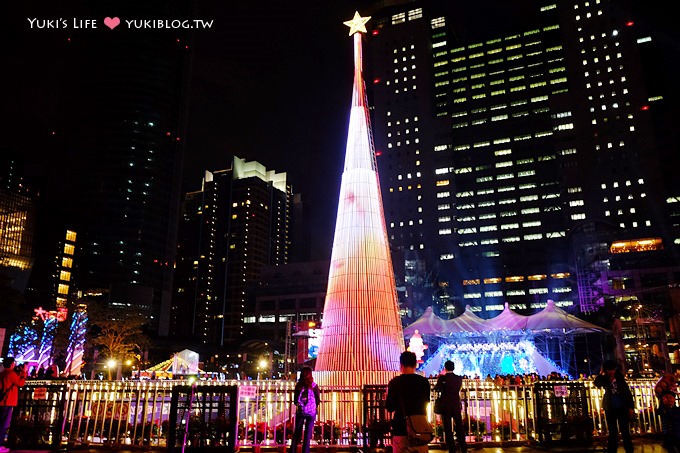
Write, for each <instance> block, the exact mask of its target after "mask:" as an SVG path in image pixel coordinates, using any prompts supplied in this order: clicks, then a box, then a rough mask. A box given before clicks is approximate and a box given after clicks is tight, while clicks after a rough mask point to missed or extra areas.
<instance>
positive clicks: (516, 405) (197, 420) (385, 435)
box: [9, 380, 661, 452]
mask: <svg viewBox="0 0 680 453" xmlns="http://www.w3.org/2000/svg"><path fill="white" fill-rule="evenodd" d="M434 382H435V381H434V380H431V383H432V384H433V385H434ZM654 384H655V381H653V380H632V381H629V385H630V387H631V390H632V391H633V394H634V397H635V403H636V417H635V419H634V422H633V424H632V427H631V429H632V432H633V433H634V434H635V435H648V434H652V435H654V434H659V433H661V424H660V419H659V417H658V415H657V413H656V408H657V405H658V402H657V401H656V398H655V396H654ZM294 385H295V383H294V382H290V381H276V380H264V381H197V382H195V383H189V382H188V381H185V380H179V381H172V380H150V381H81V380H78V381H61V380H52V381H39V380H33V381H28V382H27V383H26V385H25V386H24V387H22V389H21V391H20V393H19V405H18V406H17V408H16V409H15V411H14V414H13V418H12V425H11V428H10V435H9V443H10V445H12V446H13V447H14V448H17V449H58V448H63V447H67V448H76V447H95V446H105V447H124V446H129V447H135V446H136V447H147V448H149V447H161V448H167V449H168V450H169V451H171V452H172V451H173V450H174V451H177V450H178V449H179V448H180V447H182V446H183V447H184V450H185V451H190V450H191V449H192V448H196V449H198V448H200V449H202V450H205V449H206V448H207V449H210V448H211V447H216V448H217V447H219V448H221V449H224V448H226V449H227V450H228V451H236V450H245V449H256V448H257V449H259V448H261V447H272V448H279V449H280V447H283V446H285V445H286V444H288V443H289V440H290V435H291V433H292V426H293V423H292V418H293V415H294V410H293V408H292V404H291V401H292V394H293V387H294ZM385 394H386V387H385V386H380V385H372V386H364V387H363V388H323V389H322V402H321V405H320V408H319V414H318V417H317V423H316V426H315V430H314V437H313V442H314V444H315V445H317V446H341V447H343V449H352V448H353V447H356V448H357V449H359V448H361V449H364V448H369V449H371V448H377V447H384V446H389V445H390V443H391V442H390V435H389V418H390V417H389V414H388V413H387V412H386V410H385V408H384V400H385ZM462 396H463V400H464V422H465V423H466V424H467V432H468V438H467V441H468V442H469V443H472V444H474V443H475V442H494V443H500V444H501V445H503V444H504V443H509V442H515V443H516V442H518V441H519V442H522V441H524V442H535V443H539V444H545V445H551V444H553V443H559V442H569V443H570V444H573V443H574V442H581V443H584V444H587V443H589V442H592V441H593V439H594V438H598V437H602V436H605V435H606V433H607V426H606V421H605V418H604V414H603V412H602V410H601V400H602V392H601V390H600V389H597V388H594V387H593V386H592V383H591V382H590V381H539V382H535V383H531V384H526V385H497V384H495V383H493V382H486V381H478V380H466V381H465V384H464V387H463V392H462ZM428 411H429V414H428V415H429V417H430V420H431V421H432V423H433V424H434V426H435V434H436V435H437V437H436V438H435V441H434V442H435V443H437V442H442V436H443V432H442V428H441V420H439V417H438V416H437V415H435V414H434V413H433V412H432V404H430V407H429V409H428Z"/></svg>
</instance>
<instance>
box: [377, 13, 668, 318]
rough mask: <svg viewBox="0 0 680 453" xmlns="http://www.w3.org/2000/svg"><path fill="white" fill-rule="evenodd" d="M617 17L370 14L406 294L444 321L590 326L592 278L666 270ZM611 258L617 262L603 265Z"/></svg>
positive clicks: (655, 159)
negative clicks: (544, 314)
mask: <svg viewBox="0 0 680 453" xmlns="http://www.w3.org/2000/svg"><path fill="white" fill-rule="evenodd" d="M624 3H625V2H612V1H597V2H586V3H576V2H555V3H554V4H543V3H540V2H525V3H523V4H522V5H517V4H511V3H507V2H489V1H482V2H475V4H474V5H472V4H466V5H460V4H451V3H450V2H439V1H419V2H404V3H401V4H399V3H397V4H392V5H391V6H388V7H385V8H383V9H381V10H380V11H379V12H378V13H374V16H376V18H375V22H374V23H373V29H372V32H371V34H370V39H369V43H368V44H367V47H368V49H370V57H371V62H372V66H371V67H372V82H373V83H372V84H371V90H370V92H371V93H372V97H371V99H372V102H373V105H374V118H375V130H376V135H375V141H376V148H377V150H378V154H379V158H378V167H379V169H380V173H381V176H382V179H381V182H382V192H383V194H384V199H385V216H386V220H387V226H388V233H389V236H390V241H391V244H392V246H393V249H394V250H395V251H396V256H398V257H399V262H398V264H397V265H395V267H396V269H397V272H398V278H399V280H400V282H401V283H403V285H404V288H408V289H409V290H410V289H412V288H416V287H418V286H420V287H423V286H427V285H428V284H431V285H439V287H440V292H437V291H435V290H434V289H432V291H431V294H435V296H439V298H440V301H441V302H442V305H441V306H440V309H441V311H444V312H447V311H448V312H449V313H450V314H453V313H460V311H456V310H460V309H462V308H463V307H464V306H465V305H470V306H471V307H472V310H474V311H477V312H480V314H481V315H482V316H483V317H489V316H494V315H495V314H497V313H498V312H500V311H501V310H502V309H503V307H504V302H506V301H507V302H508V303H509V305H510V307H511V308H512V309H517V310H528V311H533V310H535V309H537V308H540V307H543V306H545V303H546V301H547V299H549V298H550V299H554V300H555V301H556V304H557V305H559V306H564V307H572V306H575V307H576V306H577V307H580V308H581V309H582V310H585V311H589V310H593V309H595V308H597V307H598V306H600V304H601V303H602V300H601V293H598V291H597V288H595V287H594V286H595V285H597V284H602V282H600V281H596V280H595V279H597V275H596V274H595V270H599V269H611V268H613V267H615V266H617V265H622V266H623V265H625V266H638V265H641V263H643V262H645V261H648V262H655V263H656V265H659V266H666V265H671V264H673V261H672V260H671V259H670V258H672V254H671V253H669V252H671V251H672V248H673V242H674V238H673V235H672V231H671V229H670V228H668V226H669V223H668V217H667V212H666V209H665V198H666V194H665V193H664V191H663V187H662V185H661V183H660V178H659V175H660V174H661V172H660V166H659V162H660V160H659V153H658V149H657V146H656V137H657V135H656V134H655V129H654V125H653V123H652V121H651V115H650V110H654V108H655V107H654V101H655V100H657V101H658V100H659V98H653V97H650V96H649V94H648V91H647V87H646V85H645V83H644V80H643V71H642V66H641V59H640V52H641V50H640V49H641V48H643V47H644V46H645V45H647V42H648V41H647V40H645V39H644V38H645V37H644V36H640V35H639V33H638V31H637V29H636V27H635V24H634V22H633V21H632V19H631V15H630V14H629V10H628V9H626V8H625V4H624ZM472 24H475V25H474V26H473V25H472ZM616 243H625V244H627V245H626V246H625V247H624V248H625V250H626V252H630V253H628V254H627V255H626V257H627V258H628V260H621V259H620V257H621V256H623V255H619V257H613V255H615V254H616V250H615V247H612V246H613V245H615V244H616ZM600 252H601V253H600ZM624 261H628V263H626V264H623V262H624ZM617 263H618V264H617ZM647 265H649V264H647ZM413 294H414V293H413V292H412V293H410V294H409V292H408V291H407V292H405V293H404V295H405V296H404V298H402V301H404V300H407V299H406V297H407V296H412V295H413ZM410 302H413V298H411V300H410ZM416 302H418V301H416ZM420 302H422V304H423V305H421V307H420V308H421V309H422V308H424V306H426V305H429V304H431V303H432V302H431V300H430V299H427V300H423V301H420Z"/></svg>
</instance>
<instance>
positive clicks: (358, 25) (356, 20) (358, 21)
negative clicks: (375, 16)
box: [343, 11, 371, 36]
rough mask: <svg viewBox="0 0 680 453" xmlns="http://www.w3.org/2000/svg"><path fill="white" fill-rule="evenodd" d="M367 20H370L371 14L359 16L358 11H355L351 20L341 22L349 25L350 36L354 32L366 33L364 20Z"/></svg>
mask: <svg viewBox="0 0 680 453" xmlns="http://www.w3.org/2000/svg"><path fill="white" fill-rule="evenodd" d="M369 20H371V16H368V17H361V16H360V15H359V11H355V12H354V17H353V18H352V20H347V21H345V22H343V23H344V24H345V25H347V26H348V27H349V36H352V35H353V34H354V33H366V22H368V21H369Z"/></svg>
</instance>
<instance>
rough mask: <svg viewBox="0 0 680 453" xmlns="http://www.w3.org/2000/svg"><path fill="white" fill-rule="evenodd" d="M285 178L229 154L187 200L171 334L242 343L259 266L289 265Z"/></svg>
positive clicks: (288, 207) (203, 340)
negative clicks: (227, 163) (229, 158)
mask: <svg viewBox="0 0 680 453" xmlns="http://www.w3.org/2000/svg"><path fill="white" fill-rule="evenodd" d="M291 202H292V192H291V188H290V186H288V185H287V180H286V174H285V173H276V172H274V171H271V170H267V169H266V168H265V167H264V166H263V165H262V164H260V163H258V162H254V161H246V160H244V159H240V158H238V157H234V158H233V161H232V166H231V168H228V169H225V170H219V171H206V172H205V176H204V178H203V182H202V187H201V190H199V191H195V192H189V193H187V194H186V195H185V200H184V205H183V214H182V222H181V225H180V234H179V240H178V251H177V273H176V278H175V289H174V297H173V304H172V305H173V307H172V313H173V315H172V319H173V322H172V332H173V336H177V337H180V338H186V339H193V340H197V341H199V342H200V343H203V344H206V345H213V346H223V345H231V344H233V343H235V342H238V341H241V340H242V339H243V337H242V336H243V334H244V331H245V324H244V323H245V321H246V320H247V318H250V317H252V314H253V312H254V311H255V302H254V301H255V295H254V293H252V287H254V286H255V284H256V282H257V281H258V279H259V278H260V270H261V269H262V267H263V266H268V265H279V264H285V263H286V262H287V261H288V248H289V235H290V233H289V229H290V211H291Z"/></svg>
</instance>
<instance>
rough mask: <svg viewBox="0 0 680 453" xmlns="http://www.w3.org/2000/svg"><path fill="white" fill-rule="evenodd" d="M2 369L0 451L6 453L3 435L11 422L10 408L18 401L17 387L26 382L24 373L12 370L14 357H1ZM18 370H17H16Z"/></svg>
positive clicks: (0, 378)
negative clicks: (2, 395)
mask: <svg viewBox="0 0 680 453" xmlns="http://www.w3.org/2000/svg"><path fill="white" fill-rule="evenodd" d="M2 366H3V370H2V372H0V390H2V393H3V394H4V397H3V398H2V399H0V453H7V452H8V451H10V450H9V448H7V446H5V436H6V435H7V431H8V430H9V425H10V423H11V422H12V410H13V409H14V407H15V406H16V405H17V403H18V402H19V387H21V386H23V385H24V384H25V383H26V373H25V371H24V370H23V369H22V370H21V371H20V372H18V373H17V372H16V371H15V370H14V357H5V358H4V359H2ZM17 371H18V370H17Z"/></svg>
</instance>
